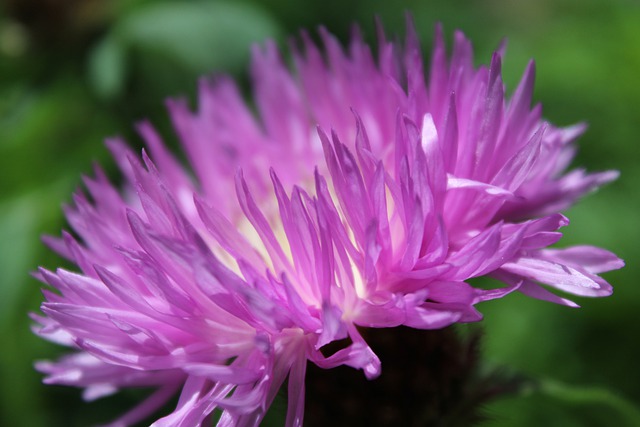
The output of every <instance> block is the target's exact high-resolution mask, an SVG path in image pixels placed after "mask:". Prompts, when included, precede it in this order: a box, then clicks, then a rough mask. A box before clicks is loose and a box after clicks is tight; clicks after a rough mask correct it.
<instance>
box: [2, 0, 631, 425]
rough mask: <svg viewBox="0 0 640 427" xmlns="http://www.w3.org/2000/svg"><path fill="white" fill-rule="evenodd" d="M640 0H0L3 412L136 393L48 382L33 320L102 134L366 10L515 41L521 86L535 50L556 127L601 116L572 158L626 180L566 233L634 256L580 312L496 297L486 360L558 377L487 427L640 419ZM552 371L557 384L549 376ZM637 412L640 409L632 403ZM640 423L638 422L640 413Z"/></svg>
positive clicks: (57, 413)
mask: <svg viewBox="0 0 640 427" xmlns="http://www.w3.org/2000/svg"><path fill="white" fill-rule="evenodd" d="M639 5H640V3H639V2H638V1H635V0H626V1H625V0H602V1H595V0H562V1H552V0H543V1H540V0H539V1H527V0H511V1H509V0H485V1H474V2H466V1H418V0H415V1H395V2H391V1H388V0H381V1H366V0H355V1H344V0H341V1H323V2H319V1H311V0H309V1H300V0H271V1H264V2H260V1H258V0H255V1H249V0H246V1H231V0H229V1H225V2H219V1H205V0H199V1H168V0H165V1H154V0H4V1H3V2H2V4H1V6H0V337H1V338H2V341H1V342H2V343H3V345H2V349H1V350H0V425H2V426H8V427H11V426H30V427H31V426H33V427H37V426H85V425H90V424H93V423H96V422H100V421H105V420H109V419H111V418H112V417H113V416H114V415H115V414H117V413H120V412H122V411H123V410H125V408H128V407H129V405H131V404H132V402H133V401H135V400H136V399H137V396H135V393H124V394H122V395H119V396H117V397H112V398H108V399H105V400H104V401H99V402H95V403H91V404H84V403H82V402H81V400H80V393H79V392H78V391H77V390H74V389H69V388H64V387H52V386H43V385H41V383H40V380H41V378H40V375H39V374H38V373H36V372H35V371H34V370H33V368H32V364H33V362H34V360H36V359H42V358H52V357H55V356H56V355H58V354H61V349H59V348H56V347H55V346H53V345H50V344H48V343H45V342H43V341H42V340H40V339H38V338H37V337H35V336H34V335H32V334H31V332H30V329H29V327H30V320H29V319H28V317H27V313H28V312H29V311H35V310H37V308H38V305H39V302H40V301H41V294H40V291H39V289H40V284H39V283H38V282H37V281H36V280H35V279H32V278H31V277H29V275H28V273H29V272H30V271H33V270H34V269H35V268H36V267H37V266H38V265H45V266H48V267H51V268H54V267H55V266H57V265H60V264H61V263H62V261H61V260H60V259H58V258H57V257H56V256H55V255H52V254H51V253H50V252H49V251H48V250H47V249H45V248H44V247H43V245H42V244H41V243H40V240H39V236H40V235H41V234H43V233H49V234H58V233H59V231H60V229H62V228H63V227H66V226H65V222H64V219H63V218H62V215H61V209H60V206H61V204H62V203H63V202H68V201H69V200H70V194H71V192H72V191H73V190H74V189H75V188H76V187H78V186H79V185H80V182H81V181H80V176H81V174H83V173H84V174H87V173H90V172H91V164H92V162H96V161H97V162H99V163H101V164H102V165H104V166H105V168H106V169H107V170H108V171H111V172H113V171H114V170H115V168H114V166H113V161H112V160H111V159H110V158H109V156H108V155H107V151H106V149H105V148H104V146H103V144H102V140H103V138H104V137H106V136H112V135H116V134H120V135H124V136H125V137H127V138H128V139H129V140H130V141H131V142H132V143H133V144H139V141H138V140H137V139H136V137H135V136H133V132H132V124H133V123H134V122H135V121H136V120H139V119H141V118H150V119H151V120H152V121H153V122H154V123H156V124H158V125H159V127H160V128H161V129H163V130H164V134H165V135H166V136H170V135H171V134H172V133H171V131H170V129H169V126H168V124H167V119H166V115H165V112H164V107H163V100H164V99H165V98H166V97H169V96H177V95H188V96H190V97H191V99H192V100H193V99H194V98H193V93H194V91H195V84H196V79H197V77H198V76H200V75H203V74H207V73H210V72H213V71H218V72H219V71H222V72H225V73H230V74H232V75H234V76H235V77H236V78H238V79H239V80H240V81H242V82H243V83H244V84H245V86H246V84H247V81H248V76H247V63H248V58H249V46H250V45H251V44H252V43H253V42H256V41H261V40H264V39H266V38H275V39H276V40H278V41H279V42H280V43H281V45H284V44H286V42H287V40H288V38H289V37H290V36H292V35H296V34H297V33H298V31H299V29H301V28H309V29H314V28H316V27H317V26H318V25H321V24H322V25H325V26H326V27H328V28H329V29H330V30H331V31H332V32H333V33H334V34H336V35H337V36H338V37H339V38H340V39H341V40H343V41H345V40H347V39H348V35H349V32H350V26H351V24H352V23H358V24H359V25H360V26H361V27H362V28H363V29H364V32H365V35H366V37H367V38H368V40H370V41H373V40H374V34H375V33H374V26H373V16H374V15H376V14H377V15H379V16H380V17H381V18H382V21H383V22H384V25H385V28H386V30H387V33H388V34H398V35H403V34H404V11H405V10H408V11H411V12H412V13H413V16H414V18H415V21H416V24H417V27H418V31H419V33H420V37H421V39H422V42H423V48H424V49H425V54H426V55H428V52H429V50H430V43H431V38H432V32H433V25H434V23H435V22H437V21H440V22H442V23H443V24H444V28H445V32H446V34H447V37H448V40H449V41H450V40H451V36H452V33H453V30H454V29H457V28H460V29H462V30H463V31H464V32H465V33H466V34H467V35H468V36H469V37H470V38H471V40H472V41H473V42H474V46H475V49H476V58H477V61H478V62H482V63H487V62H488V61H489V59H490V54H491V52H492V50H493V49H494V48H495V47H497V45H498V44H499V42H500V40H501V39H502V38H503V37H505V36H506V37H507V38H508V41H509V45H508V50H507V57H506V60H505V64H504V72H505V80H506V83H507V86H508V89H509V90H513V89H514V87H515V84H516V82H517V81H518V79H519V76H520V73H521V72H522V71H523V69H524V67H525V65H526V63H527V61H528V59H529V58H531V57H533V58H535V60H536V62H537V68H538V77H537V84H536V91H535V99H536V100H537V101H540V102H542V103H543V105H544V115H545V117H546V118H547V119H549V120H551V121H552V122H554V123H555V124H558V125H568V124H572V123H575V122H578V121H583V120H584V121H587V122H588V123H589V125H590V128H589V130H588V132H587V134H586V135H585V136H583V137H582V138H581V139H580V144H579V145H580V152H579V154H578V157H577V159H576V162H575V164H576V165H580V166H586V167H587V168H588V169H590V170H592V171H594V170H603V169H609V168H615V169H619V170H620V171H621V172H622V175H621V178H620V179H619V180H618V181H617V182H615V183H613V184H611V185H609V186H608V187H606V188H604V189H602V190H601V191H600V192H599V193H598V194H597V195H595V196H593V195H592V196H590V197H587V198H585V199H584V200H583V201H582V202H581V203H580V204H579V205H578V206H577V207H575V208H572V209H571V210H570V211H569V212H568V215H569V217H570V219H571V221H572V224H571V225H570V226H569V227H568V228H566V229H565V232H566V233H565V236H566V237H565V239H564V240H563V241H562V242H561V243H562V244H574V243H589V244H593V245H599V246H603V247H605V248H608V249H611V250H613V251H615V252H617V253H618V254H619V255H620V256H621V257H623V258H624V259H625V260H626V262H627V267H626V268H624V269H623V270H621V271H617V272H612V273H609V274H607V275H606V278H607V279H608V280H609V281H610V282H611V283H612V284H613V285H614V286H615V294H614V295H613V296H612V297H610V298H607V299H603V300H588V299H582V300H580V301H578V302H579V303H580V304H581V305H582V306H583V308H581V309H578V310H574V309H569V308H566V307H559V306H554V305H552V304H550V303H543V302H539V301H534V300H529V299H526V298H524V297H520V296H518V295H511V296H509V297H507V298H505V299H504V300H500V301H498V302H493V303H491V302H490V303H485V305H482V306H480V309H481V310H482V311H483V312H484V313H485V315H486V320H485V322H484V325H485V328H486V339H485V346H484V355H485V360H486V361H487V363H489V364H491V365H493V366H498V365H507V366H509V367H511V368H513V369H516V370H518V371H520V372H523V373H525V374H527V375H531V376H535V377H537V378H544V379H550V380H553V381H556V382H559V384H561V385H560V386H557V387H555V388H554V387H549V388H548V390H547V392H540V391H532V392H530V393H525V394H524V395H522V396H518V397H517V398H510V399H504V400H501V401H497V402H495V403H493V404H491V405H490V406H488V407H487V409H486V410H487V413H488V414H489V415H490V416H491V417H492V420H491V421H489V422H487V423H486V424H485V425H486V426H487V427H489V426H539V425H547V426H614V425H615V426H619V425H621V426H624V425H630V426H632V425H640V424H635V422H634V421H633V419H634V418H633V417H634V414H635V416H636V417H637V413H638V412H637V409H634V405H636V404H637V402H640V369H639V362H640V327H639V322H638V315H637V313H638V309H639V308H640V305H639V304H640V287H638V286H637V283H636V282H637V279H636V278H637V277H640V275H639V272H638V263H637V255H638V253H639V251H638V249H637V247H638V241H640V231H639V227H638V226H637V219H638V214H637V212H638V211H639V208H640V191H638V187H637V186H638V183H640V168H638V167H637V163H638V161H639V160H640V154H639V150H638V149H637V146H638V142H639V138H640V81H639V78H640V6H639ZM549 384H553V383H549ZM636 408H637V406H636ZM635 420H636V422H637V421H638V418H635Z"/></svg>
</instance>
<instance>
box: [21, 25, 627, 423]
mask: <svg viewBox="0 0 640 427" xmlns="http://www.w3.org/2000/svg"><path fill="white" fill-rule="evenodd" d="M320 37H321V39H322V44H323V46H324V48H323V49H322V50H320V49H319V48H318V47H317V45H316V44H315V43H314V42H312V41H311V39H310V37H308V36H307V35H305V34H303V36H302V40H301V43H300V44H301V46H298V47H294V48H293V54H292V57H293V62H294V68H295V71H294V72H291V71H290V70H289V68H288V67H287V66H286V65H285V64H284V61H283V60H282V59H281V57H280V55H279V53H278V50H277V48H276V47H275V45H274V44H272V43H267V44H266V45H265V46H263V47H259V48H256V49H255V51H254V56H253V67H252V82H253V102H255V109H256V110H257V113H255V112H254V111H252V109H253V108H251V107H249V106H247V104H246V103H245V101H244V100H243V98H242V96H241V94H240V93H239V90H238V89H237V87H236V86H235V85H234V83H233V82H232V81H231V80H230V79H228V78H226V77H216V78H211V79H203V80H202V81H201V82H200V86H199V106H198V109H197V112H192V111H191V110H190V108H189V107H188V104H187V102H186V101H185V100H172V101H169V103H168V106H169V111H170V116H171V119H172V123H173V126H174V128H175V130H176V133H177V136H178V139H179V141H180V143H181V146H182V147H183V149H184V152H185V154H186V157H187V160H188V163H189V166H190V167H189V168H188V169H187V168H184V167H183V166H182V165H181V164H180V162H179V161H178V160H177V159H176V158H175V157H174V156H173V155H172V154H171V153H170V152H169V151H168V150H167V148H166V146H165V144H164V143H163V142H162V140H161V137H160V136H159V135H158V133H157V132H156V131H155V130H154V128H153V127H152V126H151V125H150V124H149V123H147V122H143V123H141V124H140V125H139V127H138V130H139V133H140V134H141V136H142V137H143V139H144V141H145V145H146V149H145V150H144V151H143V152H142V156H141V157H140V156H138V155H136V154H135V153H134V152H133V151H132V150H131V149H130V148H128V147H127V145H126V144H125V143H124V142H123V141H121V140H119V139H113V140H110V141H108V146H109V148H110V150H111V151H112V153H113V155H114V158H115V159H116V161H117V162H118V165H119V167H120V169H121V171H122V173H123V175H124V177H125V184H124V188H123V189H121V190H117V189H116V188H114V186H113V185H112V184H110V183H109V182H108V180H107V178H106V177H105V175H104V173H102V172H101V171H100V170H99V169H96V172H95V174H94V176H93V177H92V178H86V179H85V185H86V188H87V192H86V194H85V193H84V192H78V193H77V194H75V196H74V203H73V206H70V207H68V208H67V209H66V216H67V219H68V221H69V224H70V225H71V227H72V229H73V231H74V234H73V235H72V234H70V233H64V234H63V236H62V238H52V237H47V238H46V242H47V244H48V245H49V246H51V247H52V248H53V249H54V250H55V251H56V252H58V253H60V254H61V255H63V256H64V257H66V258H68V259H69V260H71V261H72V262H73V263H74V264H75V265H76V266H77V267H78V269H79V272H72V271H68V270H64V269H58V270H57V271H49V270H46V269H41V270H40V271H39V272H38V273H37V275H38V277H39V278H40V279H41V280H42V281H43V282H45V283H47V284H48V285H50V287H51V288H53V289H52V290H49V289H46V290H44V293H45V298H46V301H45V302H44V303H43V304H42V312H43V314H44V315H34V316H33V317H34V319H35V321H36V322H37V324H38V326H37V328H36V330H37V333H38V334H40V335H41V336H42V337H44V338H46V339H48V340H51V341H55V342H58V343H61V344H63V345H67V346H70V347H72V348H74V349H75V350H76V351H75V352H74V353H72V354H70V355H68V356H65V357H62V358H61V359H60V360H58V361H56V362H39V363H38V365H37V367H38V369H39V370H40V371H42V372H44V373H46V374H47V377H46V379H45V381H46V382H47V383H52V384H65V385H72V386H77V387H81V388H83V389H84V398H85V399H87V400H93V399H97V398H99V397H102V396H106V395H109V394H112V393H114V392H116V391H118V390H119V389H121V388H125V387H151V388H153V389H154V390H155V391H154V392H153V393H152V394H151V395H150V396H149V397H148V398H147V399H146V400H145V401H144V402H142V403H141V404H140V405H139V406H137V407H135V408H134V409H132V410H131V411H130V412H128V413H126V414H124V415H123V416H121V417H120V418H118V419H117V420H116V421H114V422H113V423H112V424H111V425H112V426H125V425H131V424H134V423H136V422H138V421H140V420H142V419H145V418H146V417H148V416H150V415H151V414H153V413H154V411H156V410H157V409H158V408H159V407H160V406H161V405H163V404H164V403H165V402H167V400H168V399H170V398H171V397H172V396H174V395H176V394H179V400H178V403H177V406H176V407H175V409H174V410H173V411H172V412H171V413H170V414H169V415H166V416H164V417H162V418H160V419H158V420H157V421H155V423H154V424H153V425H154V426H196V425H201V424H202V425H204V424H205V423H211V422H212V420H213V419H214V418H215V420H216V422H217V425H219V426H255V425H258V424H259V423H260V422H261V420H262V419H263V417H264V416H265V413H266V411H267V410H268V408H269V406H270V405H271V403H272V401H273V400H274V398H275V396H276V394H277V393H278V391H279V390H280V389H281V387H282V386H283V384H284V383H287V387H288V393H287V395H288V411H287V416H286V423H287V426H299V425H302V420H303V413H304V377H305V370H306V366H307V363H314V364H316V365H318V366H319V367H321V368H327V369H329V368H332V367H335V366H338V365H347V366H351V367H353V368H356V369H361V370H362V371H363V372H364V375H366V376H367V377H368V378H375V377H376V376H378V375H379V374H380V372H381V362H380V360H379V359H378V358H377V356H376V354H375V353H374V351H373V350H372V349H371V348H370V347H369V346H368V345H367V343H366V342H365V340H364V339H363V337H362V336H361V334H360V333H359V328H363V327H364V328H390V327H396V326H399V325H404V326H409V327H412V328H419V329H436V328H443V327H446V326H448V325H451V324H453V323H457V322H472V321H477V320H480V319H481V315H480V313H479V312H478V311H477V310H476V308H475V305H476V304H477V303H479V302H482V301H486V300H490V299H495V298H500V297H502V296H504V295H506V294H508V293H510V292H513V291H517V292H522V293H524V294H526V295H529V296H531V297H534V298H538V299H544V300H549V301H553V302H556V303H560V304H565V305H570V306H572V305H575V304H574V303H573V302H571V301H570V300H568V299H566V298H564V297H562V296H560V295H557V294H556V293H554V292H551V291H550V290H549V289H552V290H553V289H556V290H560V291H563V292H564V293H568V294H573V295H579V296H596V297H598V296H606V295H609V294H610V293H611V286H610V285H609V284H608V283H606V282H605V281H604V280H603V279H602V278H601V277H599V276H598V274H599V273H602V272H605V271H608V270H612V269H615V268H619V267H621V265H622V261H620V260H619V259H618V258H617V257H616V256H615V255H613V254H611V253H610V252H607V251H605V250H603V249H599V248H595V247H590V246H576V247H570V248H565V249H549V248H548V247H549V246H550V245H552V244H554V243H556V242H557V241H558V240H559V239H560V237H561V233H560V232H559V231H558V230H559V228H560V227H562V226H565V225H567V223H568V221H567V219H566V218H565V217H564V216H563V215H562V214H560V213H559V211H560V210H562V209H564V208H566V207H568V206H570V205H571V204H572V203H573V202H574V201H575V200H576V199H577V198H578V197H579V196H581V195H583V194H584V193H586V192H589V191H591V190H593V189H594V188H596V187H597V186H599V185H601V184H603V183H606V182H608V181H611V180H612V179H615V177H616V173H615V172H603V173H595V174H588V173H586V172H585V171H583V170H573V171H570V172H568V173H565V172H564V171H565V169H566V168H567V166H568V164H569V162H570V161H571V160H572V157H573V153H574V145H573V141H574V139H575V138H576V137H577V136H578V135H579V134H580V133H581V131H582V128H583V127H582V126H574V127H570V128H556V127H554V126H552V125H550V124H549V123H546V122H544V121H543V120H542V119H541V108H540V106H539V105H538V106H535V107H533V108H531V95H532V91H533V81H534V65H533V63H531V64H529V66H528V67H527V69H526V71H525V73H524V76H523V77H522V80H521V82H520V84H519V85H518V87H517V89H516V90H515V92H514V93H513V94H512V95H511V96H510V97H505V93H504V92H505V89H504V85H503V82H502V80H501V70H500V67H501V56H502V51H501V50H499V51H498V52H496V53H495V54H494V55H493V57H492V59H491V64H490V66H489V67H484V66H481V67H479V68H475V67H474V65H473V58H472V49H471V44H470V42H469V41H468V40H467V39H466V38H465V37H464V36H463V35H462V34H461V33H459V32H457V33H456V34H455V37H454V43H453V52H452V54H451V55H450V57H447V54H446V51H445V45H444V42H443V37H442V33H441V30H440V29H439V28H438V29H437V31H436V38H435V42H434V43H435V46H434V50H433V54H432V57H431V61H430V69H429V70H428V72H425V70H424V69H423V61H422V57H421V51H420V47H419V45H418V41H417V36H416V35H415V32H414V30H413V28H412V26H411V25H409V29H408V36H407V40H406V42H405V43H404V44H399V43H392V42H389V41H387V40H386V39H385V37H384V35H383V34H382V32H380V35H379V39H380V41H379V46H378V54H377V59H375V58H374V56H373V55H372V53H371V51H370V48H369V47H368V46H367V45H366V44H365V43H364V42H363V41H362V39H361V37H360V36H359V35H358V34H355V35H354V37H353V39H352V41H351V44H350V46H349V48H348V49H347V50H346V51H345V50H343V48H342V47H341V46H340V45H339V43H338V42H337V41H336V39H335V38H334V37H333V36H331V35H330V34H329V33H328V32H326V31H325V30H323V29H321V30H320ZM147 153H148V154H147ZM481 276H490V277H493V278H494V279H497V281H496V283H502V285H499V286H498V287H495V288H493V289H482V288H478V287H474V285H473V284H470V283H469V280H470V279H473V278H476V277H481ZM473 283H475V282H473ZM543 285H544V286H543ZM332 342H340V343H342V347H341V349H340V350H338V351H336V352H334V353H332V354H327V351H326V347H325V346H326V345H327V344H329V343H332Z"/></svg>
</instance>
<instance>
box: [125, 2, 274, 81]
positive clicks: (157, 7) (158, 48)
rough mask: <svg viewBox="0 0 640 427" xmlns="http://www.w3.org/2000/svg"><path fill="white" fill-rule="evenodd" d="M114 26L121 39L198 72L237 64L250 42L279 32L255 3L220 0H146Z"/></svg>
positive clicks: (238, 65)
mask: <svg viewBox="0 0 640 427" xmlns="http://www.w3.org/2000/svg"><path fill="white" fill-rule="evenodd" d="M116 30H117V36H118V37H119V38H120V39H121V40H122V42H123V43H125V44H126V45H128V46H131V47H134V48H137V49H141V50H146V51H152V52H156V53H160V54H163V55H166V56H168V57H169V58H171V59H173V60H175V61H178V62H179V63H181V64H182V65H184V66H185V67H186V68H187V69H189V70H191V71H195V72H198V73H204V72H209V71H211V70H212V69H216V68H224V69H225V70H226V71H229V70H232V69H235V68H238V67H240V66H242V65H243V64H244V62H245V61H246V58H247V56H248V46H249V45H251V43H254V42H257V41H262V40H264V39H266V38H269V37H275V36H277V35H278V34H279V29H278V27H277V25H276V24H275V22H274V21H273V19H271V17H270V16H269V15H268V14H266V13H265V12H263V11H261V10H260V9H258V8H257V7H256V6H252V5H247V4H236V3H224V2H215V3H210V2H193V3H186V2H174V3H159V4H149V5H148V6H146V7H143V8H139V9H137V10H136V11H135V12H133V13H132V14H131V15H129V16H128V17H126V18H124V20H123V22H122V23H121V24H120V25H119V27H118V28H117V29H116Z"/></svg>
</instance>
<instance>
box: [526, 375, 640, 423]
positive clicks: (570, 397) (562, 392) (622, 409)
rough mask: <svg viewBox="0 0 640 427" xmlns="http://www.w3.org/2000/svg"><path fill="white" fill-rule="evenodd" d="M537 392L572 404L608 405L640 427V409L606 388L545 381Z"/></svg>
mask: <svg viewBox="0 0 640 427" xmlns="http://www.w3.org/2000/svg"><path fill="white" fill-rule="evenodd" d="M537 386H538V387H536V390H537V391H538V392H540V393H542V394H543V395H546V396H549V397H552V398H555V399H559V400H562V401H564V402H567V403H572V404H592V403H595V404H601V405H607V406H609V407H610V408H611V409H614V410H615V411H617V412H618V413H619V414H620V415H622V416H624V417H625V418H626V419H627V420H628V421H629V423H630V425H633V426H640V409H638V407H636V406H635V405H634V404H633V403H631V402H629V401H628V400H627V399H625V398H624V397H622V396H620V395H618V394H616V393H614V392H612V391H610V390H607V389H604V388H599V387H578V386H572V385H568V384H563V383H561V382H558V381H555V380H550V379H543V380H540V382H539V383H538V384H537Z"/></svg>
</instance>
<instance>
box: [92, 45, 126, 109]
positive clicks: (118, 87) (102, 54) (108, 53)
mask: <svg viewBox="0 0 640 427" xmlns="http://www.w3.org/2000/svg"><path fill="white" fill-rule="evenodd" d="M125 74H126V52H125V47H124V46H123V45H122V44H121V42H120V41H119V40H118V39H117V38H116V37H113V36H112V35H108V36H107V37H105V38H104V39H102V41H101V42H100V43H99V44H98V45H97V46H96V47H95V48H94V49H93V51H92V52H91V53H90V56H89V81H90V83H91V86H92V87H93V89H94V91H95V92H96V94H97V95H98V96H99V97H100V98H102V99H113V98H115V97H116V96H118V95H120V93H121V92H122V89H123V87H124V81H125Z"/></svg>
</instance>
